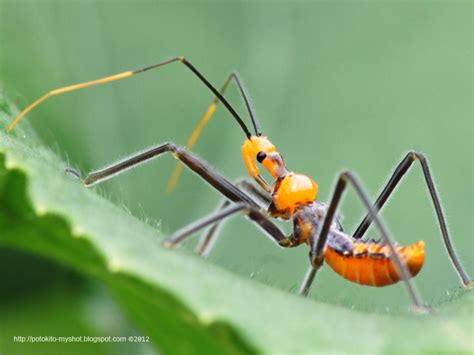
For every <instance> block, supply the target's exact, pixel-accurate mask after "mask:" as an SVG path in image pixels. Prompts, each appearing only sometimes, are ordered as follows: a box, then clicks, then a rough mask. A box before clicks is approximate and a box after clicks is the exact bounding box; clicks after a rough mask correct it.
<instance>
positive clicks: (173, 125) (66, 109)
mask: <svg viewBox="0 0 474 355" xmlns="http://www.w3.org/2000/svg"><path fill="white" fill-rule="evenodd" d="M0 36H1V38H0V84H1V86H2V87H3V88H4V90H5V92H6V94H7V95H8V96H10V97H12V98H13V99H14V100H15V101H16V102H17V104H18V105H19V106H21V107H24V106H26V105H27V104H28V103H30V102H32V101H33V100H35V99H36V98H38V97H39V96H41V95H42V94H44V93H45V92H47V91H49V90H51V89H54V88H57V87H61V86H65V85H69V84H74V83H77V82H82V81H87V80H92V79H96V78H99V77H103V76H105V75H109V74H114V73H117V72H121V71H124V70H130V69H137V68H140V67H142V66H146V65H149V64H153V63H156V62H159V61H161V60H163V59H166V58H169V57H172V56H175V55H184V56H186V57H187V58H188V59H189V60H190V61H191V62H192V63H193V64H194V65H195V66H196V67H198V68H199V69H200V70H201V71H202V72H203V73H205V75H206V76H207V77H208V78H209V80H210V81H211V82H212V83H214V84H215V85H217V86H220V84H221V82H222V81H223V80H224V78H225V77H226V75H227V74H228V73H229V72H230V71H232V70H237V71H238V72H239V73H240V75H241V77H242V78H243V80H244V82H245V84H246V87H247V89H248V91H249V93H250V95H251V97H252V101H253V102H254V105H255V107H256V110H257V113H258V116H259V118H260V120H261V124H262V128H263V131H264V134H266V135H268V136H269V137H270V139H271V140H272V141H273V142H274V143H275V144H276V145H277V147H278V148H279V151H280V152H281V153H282V154H283V156H284V157H285V161H286V163H287V165H288V167H289V168H290V169H293V170H295V171H298V172H302V173H305V174H307V175H310V176H312V177H313V178H314V179H315V180H316V181H317V182H318V184H319V186H320V199H321V200H323V201H326V200H327V199H328V198H329V196H330V195H331V192H332V188H333V185H334V182H335V179H336V176H337V174H338V172H340V171H341V170H342V169H350V170H352V171H355V172H356V173H357V174H358V176H359V177H360V179H361V180H362V181H363V182H364V185H365V186H366V187H367V189H368V191H369V192H370V194H371V195H372V196H374V197H375V196H376V194H377V192H379V191H380V189H381V188H382V186H383V184H384V183H385V181H386V180H387V178H388V176H389V174H390V172H391V171H392V170H393V168H394V166H395V165H396V164H397V163H398V162H399V161H400V160H401V159H402V157H403V156H404V154H405V153H406V152H407V151H408V150H410V149H416V150H420V151H422V152H424V153H425V154H426V155H427V156H428V159H429V162H430V164H431V168H432V171H433V174H434V177H435V180H436V184H437V187H438V190H439V193H440V195H441V199H442V203H443V207H444V209H445V213H446V215H447V218H448V223H449V229H450V231H451V234H452V237H453V239H454V242H455V245H456V247H457V250H458V251H459V253H460V256H461V259H462V260H463V262H464V265H465V266H466V268H467V270H468V272H470V273H471V274H472V273H473V269H474V265H473V264H474V258H473V250H474V241H473V238H472V237H473V224H472V216H473V199H472V196H473V156H472V154H473V153H472V152H473V146H472V145H473V137H472V134H473V129H472V128H473V127H472V117H473V115H472V113H473V112H472V62H473V58H472V3H471V2H469V1H466V2H461V1H412V2H408V1H391V2H388V1H386V2H384V1H381V2H376V1H335V2H333V1H321V2H278V3H271V2H250V1H249V2H176V3H175V2H165V3H163V2H125V1H122V2H106V1H104V2H85V1H84V2H79V1H78V2H67V1H62V2H53V1H50V2H22V1H20V2H18V1H5V0H1V1H0ZM227 97H228V98H229V100H230V101H231V102H232V103H233V104H234V105H235V107H236V108H237V109H238V111H239V112H241V113H242V114H243V115H244V114H245V107H244V105H243V104H242V103H241V101H240V98H239V96H238V94H237V92H236V90H235V88H232V89H231V90H229V93H228V95H227ZM211 100H212V95H211V94H210V93H209V92H208V91H207V90H206V89H205V88H204V86H203V85H202V84H201V83H200V82H199V81H198V80H197V79H196V78H194V77H193V76H192V74H191V73H189V72H188V71H187V70H186V69H185V68H184V67H182V66H180V65H179V64H174V65H171V66H169V67H165V68H163V69H160V70H157V71H152V72H149V73H148V74H143V75H140V76H136V77H133V78H130V79H126V80H123V81H121V82H117V83H114V84H111V85H107V86H100V87H95V88H91V89H87V90H83V91H80V92H75V93H71V94H66V95H63V96H61V97H55V98H53V99H51V100H50V101H49V102H47V103H46V104H44V105H43V106H42V107H41V108H39V109H38V110H36V111H35V112H34V113H33V114H31V115H29V119H30V122H31V124H32V125H33V126H34V127H35V128H36V129H37V131H38V132H39V133H40V135H41V137H42V138H43V139H44V141H46V142H47V144H48V145H50V146H51V147H52V148H53V149H54V150H55V151H57V152H58V153H59V154H61V155H62V156H63V157H64V158H65V159H67V160H68V161H69V164H70V165H72V166H74V167H77V168H79V169H80V170H82V171H83V172H87V171H89V170H93V169H96V168H99V167H102V166H104V165H106V164H109V163H111V162H113V161H114V160H115V159H118V158H121V157H123V156H126V155H128V154H130V153H132V152H134V151H136V150H140V149H142V148H145V147H148V146H151V145H154V144H157V143H160V142H165V141H174V142H176V143H178V144H184V143H185V142H186V139H187V137H188V136H189V134H190V133H191V131H192V130H193V128H194V126H195V125H196V124H197V122H198V120H199V118H200V117H201V115H202V114H203V113H204V112H205V110H206V108H207V106H208V105H209V103H210V101H211ZM22 124H28V123H26V121H24V122H23V123H22ZM243 138H244V137H243V135H242V133H241V131H240V130H239V128H238V127H237V126H236V124H235V122H233V121H232V119H231V116H230V115H229V113H228V112H226V110H225V109H224V108H222V107H220V108H219V109H218V111H217V112H216V114H215V117H214V118H213V120H212V121H211V124H210V125H209V127H208V128H207V129H206V131H205V132H204V134H203V136H202V138H201V140H200V141H199V143H198V144H197V146H196V148H195V151H196V152H197V153H198V154H199V155H200V156H202V157H203V158H204V159H205V160H206V161H208V162H209V163H210V164H212V165H213V166H215V167H216V169H217V170H218V171H220V172H221V173H222V174H224V175H225V176H227V177H229V178H230V179H236V178H238V177H242V176H246V174H247V173H246V170H245V166H244V164H243V161H242V158H241V155H240V146H241V144H242V142H243ZM174 164H175V163H174V160H173V159H172V158H170V157H166V158H162V159H160V160H159V161H155V162H153V163H151V164H149V165H147V166H143V167H141V168H139V169H134V170H133V171H132V172H130V173H128V174H125V175H123V176H121V177H119V178H116V179H115V180H112V181H110V182H107V183H104V184H103V185H101V186H100V187H98V188H97V189H98V190H99V191H100V192H101V193H102V194H103V195H104V196H106V197H107V198H110V199H112V200H113V201H116V202H117V203H118V204H120V205H121V206H123V208H124V209H127V210H130V211H131V213H133V214H134V215H136V216H137V217H138V218H140V219H143V220H146V221H147V222H148V223H150V224H152V225H156V226H159V228H161V229H162V230H163V232H164V233H165V234H169V233H171V232H173V231H174V230H176V229H178V228H180V227H181V226H184V225H186V224H188V223H190V222H192V221H193V220H195V219H197V218H199V217H200V216H204V215H206V214H208V213H210V212H211V211H213V210H214V209H215V206H216V205H217V204H218V202H219V201H220V196H219V195H218V194H217V193H216V192H214V191H213V190H212V189H211V188H209V187H208V186H207V185H206V184H205V183H203V182H202V181H200V180H199V179H198V178H197V177H195V176H194V175H193V174H190V173H188V172H186V173H185V174H184V175H183V178H182V180H181V181H180V183H179V185H178V188H177V189H176V191H175V192H174V193H173V194H172V195H171V196H167V195H166V194H165V193H164V190H165V187H166V182H167V179H168V177H169V174H170V172H171V170H172V168H173V166H174ZM58 193H61V192H60V191H58ZM341 214H342V215H343V216H344V219H343V223H344V226H345V228H346V230H347V231H352V230H354V228H355V227H356V226H357V225H358V222H359V221H360V219H361V218H362V217H363V215H364V211H363V209H362V207H361V204H360V203H359V202H358V201H357V199H356V198H355V194H354V193H353V191H350V192H349V193H348V194H347V196H346V198H345V201H344V204H343V206H342V210H341ZM383 216H384V220H385V221H386V224H387V225H388V227H389V229H390V231H391V232H392V233H393V236H394V237H395V238H396V239H397V240H398V241H399V242H400V243H402V244H408V243H412V242H416V241H418V240H420V239H423V240H425V242H426V243H427V246H426V252H427V260H426V264H425V266H424V269H423V270H422V272H421V273H420V275H419V276H418V277H417V278H416V283H417V285H418V287H419V289H420V291H421V294H422V295H423V297H424V299H425V300H426V301H427V302H428V303H430V304H431V303H438V302H441V301H443V300H444V299H445V298H446V297H447V296H446V295H447V293H449V292H452V291H453V289H454V288H457V287H458V285H459V282H458V279H457V276H456V274H455V273H454V271H453V268H452V267H451V265H450V262H449V260H448V258H447V255H446V252H445V251H444V247H443V244H442V242H441V235H440V232H439V230H438V225H437V221H436V219H435V216H434V211H433V208H432V206H431V202H430V200H429V197H428V193H427V190H426V188H425V185H424V180H423V178H422V174H421V169H420V168H419V166H416V167H414V169H413V171H412V172H411V173H409V174H408V176H407V178H406V179H405V180H404V182H403V184H402V185H401V187H400V189H399V190H398V192H397V193H396V195H395V197H394V199H393V200H392V202H391V203H390V204H389V205H388V207H387V208H386V209H385V210H384V213H383ZM284 226H285V228H286V230H287V231H288V232H289V231H290V230H291V224H290V223H287V224H284ZM370 234H371V236H373V237H377V234H376V231H375V230H373V229H371V233H370ZM195 239H196V238H194V241H190V242H189V243H187V245H186V247H187V248H192V247H193V244H194V242H195ZM2 253H4V254H5V255H6V257H5V258H2V261H0V265H2V268H1V270H0V280H1V282H2V283H3V285H4V286H3V287H4V288H5V291H3V292H2V294H3V295H2V297H3V298H4V299H6V300H8V302H3V308H4V309H3V311H5V312H7V314H10V316H9V317H8V318H5V319H8V322H12V323H4V324H20V325H19V326H18V329H23V330H26V329H34V325H33V324H32V322H33V320H32V319H33V318H34V317H33V316H32V315H31V314H32V313H31V312H30V313H25V314H23V313H22V314H19V313H17V312H15V310H16V309H17V308H19V307H21V302H29V304H30V306H31V307H33V308H34V307H36V308H37V309H44V308H45V306H44V305H43V304H42V303H41V302H50V303H51V302H53V301H52V300H53V298H50V299H48V300H46V301H45V300H44V298H45V297H46V298H47V296H45V295H47V294H48V293H49V292H50V291H49V290H51V289H58V290H59V291H57V292H56V291H55V292H56V297H57V299H60V300H62V302H64V304H68V303H72V304H73V303H74V302H85V301H84V299H85V298H86V299H87V297H91V296H90V295H91V294H97V295H98V296H97V297H98V298H100V300H101V302H103V303H104V304H108V305H110V304H111V303H113V301H112V300H111V299H110V298H109V296H108V295H107V294H106V292H103V291H99V292H98V291H97V290H96V288H94V287H91V286H90V281H88V280H82V282H81V283H79V285H78V284H77V283H71V282H70V281H68V280H69V279H70V278H71V275H70V273H69V271H67V270H62V269H59V268H58V267H56V266H54V265H53V266H51V265H49V264H48V265H45V264H44V262H42V261H38V260H36V259H34V260H32V259H30V258H28V257H26V256H21V258H20V257H18V258H17V257H16V256H17V254H15V253H13V252H11V251H6V250H3V251H2ZM307 253H308V250H307V249H306V248H305V247H304V246H302V247H300V248H297V249H294V250H280V249H278V248H276V247H275V246H274V245H273V244H272V242H271V241H270V240H269V239H267V238H266V237H265V236H264V235H262V233H261V232H260V231H259V230H258V229H256V228H254V227H253V226H252V225H251V224H250V223H249V222H248V221H246V220H245V219H243V218H234V219H232V220H231V221H230V222H229V223H227V224H226V227H225V228H224V229H223V231H222V233H221V238H220V240H219V242H218V244H217V245H216V248H215V250H214V252H213V254H211V256H210V260H211V262H214V263H218V264H220V265H222V266H223V267H226V268H229V269H231V270H232V271H234V272H236V273H239V274H242V275H243V276H244V277H253V278H255V279H257V280H260V281H262V282H265V283H269V284H271V285H274V286H275V287H279V288H283V289H287V290H289V291H290V292H295V291H296V289H297V288H298V285H299V282H300V281H301V279H302V277H303V274H304V272H305V270H306V268H307V264H308V259H307ZM7 257H9V258H7ZM5 260H11V261H9V263H8V265H9V268H10V269H13V270H17V269H18V270H23V272H21V273H15V272H10V273H6V271H5V267H4V266H5V265H7V263H6V262H5ZM38 265H39V266H38ZM32 266H34V267H35V269H36V270H37V275H35V276H34V277H32V276H31V273H30V270H31V267H32ZM50 268H52V269H53V271H51V269H50ZM42 271H43V272H42ZM170 272H172V270H170ZM20 276H21V278H20ZM74 277H76V276H74ZM28 278H30V279H34V280H40V281H41V282H37V284H38V286H37V287H35V288H33V289H31V288H30V289H28V291H26V290H25V288H24V287H23V288H22V287H21V284H22V282H19V281H18V279H20V280H25V283H27V282H28V281H27V280H28ZM14 279H17V280H15V281H13V280H14ZM43 280H44V282H43ZM17 284H20V286H18V285H17ZM72 284H73V285H72ZM5 285H6V286H5ZM41 289H42V291H41ZM71 289H72V290H74V292H71ZM76 291H77V292H76ZM405 293H406V292H405V289H404V288H403V287H402V286H401V285H397V286H392V287H386V288H381V289H374V288H368V287H361V286H358V285H355V284H351V283H349V282H347V281H345V280H343V279H341V278H339V277H338V276H337V275H336V274H334V273H333V272H332V270H331V269H330V268H328V267H325V268H324V269H323V271H322V272H321V273H320V275H318V279H317V285H316V287H315V288H314V289H313V291H312V294H311V297H313V298H315V299H318V300H321V301H323V302H329V303H338V304H339V303H341V304H344V305H345V306H346V307H354V308H356V309H362V310H373V309H376V310H378V311H382V312H384V311H385V310H386V309H394V308H395V309H400V308H403V309H404V308H406V306H407V305H408V297H407V296H406V294H405ZM18 295H22V297H21V298H19V300H18V299H17V298H18ZM54 302H57V301H56V300H55V301H54ZM65 307H66V306H65ZM74 309H76V310H77V307H76V308H74ZM9 312H10V313H9ZM52 312H53V311H52ZM77 312H78V315H77V317H79V318H81V317H82V318H81V319H85V323H87V324H88V326H89V327H90V325H91V324H92V323H94V321H93V320H91V319H89V318H87V317H84V315H83V313H84V312H83V310H77ZM53 313H54V312H53ZM49 314H51V313H49ZM61 314H64V311H61V310H60V309H58V310H57V315H58V318H61V316H60V315H61ZM63 318H64V319H62V320H59V319H58V321H57V323H61V322H63V323H64V324H70V323H71V322H70V321H69V320H68V319H66V318H65V317H63ZM110 322H111V323H113V321H110ZM123 327H124V328H123V329H129V328H127V327H130V325H126V324H125V325H124V326H123ZM105 328H107V327H105ZM10 329H11V328H10ZM90 331H91V332H99V331H98V330H96V329H92V330H90ZM130 331H131V330H130ZM25 332H26V331H25ZM74 332H75V331H74V330H71V332H70V333H71V334H72V333H74ZM105 334H107V331H105ZM143 350H146V349H143Z"/></svg>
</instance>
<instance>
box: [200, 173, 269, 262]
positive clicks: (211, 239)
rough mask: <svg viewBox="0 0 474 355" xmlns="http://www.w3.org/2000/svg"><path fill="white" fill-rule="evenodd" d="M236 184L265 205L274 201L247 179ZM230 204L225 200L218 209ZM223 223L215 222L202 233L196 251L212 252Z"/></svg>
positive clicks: (202, 254) (205, 253) (201, 252)
mask: <svg viewBox="0 0 474 355" xmlns="http://www.w3.org/2000/svg"><path fill="white" fill-rule="evenodd" d="M235 185H236V186H238V187H240V188H242V189H243V190H244V191H246V192H248V193H249V194H250V195H252V196H254V197H256V198H257V199H258V200H260V202H261V203H262V204H264V205H268V204H270V202H271V201H272V199H271V197H270V195H268V194H267V193H266V192H263V191H262V190H261V189H259V188H257V187H256V186H254V185H253V184H251V183H250V182H248V181H247V180H243V179H242V180H239V181H237V182H236V184H235ZM229 204H230V202H229V200H224V201H223V202H222V203H221V204H220V206H219V207H218V209H217V211H220V210H222V209H224V208H226V207H227V206H228V205H229ZM221 225H222V221H220V222H218V223H214V224H213V225H212V226H211V227H210V228H209V229H208V230H207V231H206V232H204V233H203V234H202V236H201V237H200V238H199V242H198V245H197V247H196V253H197V254H199V255H201V256H207V255H209V253H210V252H211V249H212V247H213V246H214V244H215V242H216V240H217V238H218V236H219V234H218V231H219V227H220V226H221Z"/></svg>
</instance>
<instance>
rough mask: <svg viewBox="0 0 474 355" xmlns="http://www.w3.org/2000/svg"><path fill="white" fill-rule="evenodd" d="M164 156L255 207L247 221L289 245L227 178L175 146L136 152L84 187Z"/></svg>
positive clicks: (235, 199) (95, 174) (88, 179)
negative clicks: (251, 221)
mask: <svg viewBox="0 0 474 355" xmlns="http://www.w3.org/2000/svg"><path fill="white" fill-rule="evenodd" d="M164 153H171V154H172V155H173V156H174V157H175V158H176V159H179V160H180V161H181V162H182V163H183V164H184V165H186V166H187V167H188V168H189V169H191V170H192V171H194V172H195V173H196V174H198V175H199V176H200V177H201V178H203V179H204V180H206V182H207V183H208V184H210V185H211V186H213V187H214V188H215V189H216V190H217V191H219V192H220V193H221V194H222V195H224V196H225V197H227V198H228V199H229V200H231V201H233V202H241V203H245V204H246V205H248V206H250V207H252V208H254V209H255V210H253V209H252V210H251V211H250V212H249V213H248V218H250V219H251V220H253V221H254V222H255V223H257V224H258V225H259V226H260V228H262V229H263V230H264V231H265V232H266V233H267V234H268V235H269V236H270V237H271V238H272V239H273V240H274V241H275V242H276V243H278V244H279V245H280V246H282V247H286V246H290V244H291V241H290V239H289V238H287V237H286V236H285V235H284V234H283V232H282V231H281V230H280V229H279V228H278V227H277V226H276V225H275V224H274V223H273V222H272V221H270V220H269V219H268V218H262V217H261V214H260V213H257V211H256V210H257V209H258V207H259V206H258V205H257V204H256V203H255V202H254V201H253V200H252V199H251V198H250V196H248V195H247V194H246V193H244V192H243V191H241V190H240V189H239V188H237V187H236V186H234V185H233V184H232V183H230V182H229V181H228V180H227V179H226V178H224V177H223V176H221V175H220V174H218V173H216V172H215V171H213V170H212V169H210V168H209V167H208V166H207V165H206V164H205V163H204V162H203V161H202V160H200V159H199V158H197V157H196V156H195V155H193V154H192V153H190V152H188V151H187V150H186V149H185V148H181V147H177V146H176V145H174V144H173V143H165V144H163V145H160V146H156V147H152V148H149V149H147V150H145V151H143V152H139V153H137V154H134V155H132V156H130V157H127V158H125V159H124V160H122V161H119V162H117V163H114V164H112V165H110V166H108V167H105V168H103V169H101V170H97V171H94V172H92V173H90V174H89V175H87V176H86V178H85V179H84V180H83V183H84V185H86V186H92V185H95V184H98V183H101V182H103V181H105V180H107V179H110V178H112V177H114V176H116V175H119V174H121V173H123V172H125V171H127V170H129V169H130V168H132V167H134V166H137V165H139V164H143V163H145V162H148V161H150V160H151V159H154V158H157V157H159V156H161V155H162V154H164Z"/></svg>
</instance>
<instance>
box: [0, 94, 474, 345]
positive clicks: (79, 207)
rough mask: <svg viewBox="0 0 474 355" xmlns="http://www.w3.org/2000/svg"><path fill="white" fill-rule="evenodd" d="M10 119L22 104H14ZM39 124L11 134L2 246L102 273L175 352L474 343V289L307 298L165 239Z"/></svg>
mask: <svg viewBox="0 0 474 355" xmlns="http://www.w3.org/2000/svg"><path fill="white" fill-rule="evenodd" d="M2 107H3V111H4V112H5V113H4V114H2V116H1V117H0V128H2V127H4V126H6V121H9V120H11V116H12V115H14V114H15V113H16V112H17V110H16V109H15V108H13V107H12V106H11V105H8V104H7V103H6V102H5V101H4V103H3V104H2ZM65 167H66V165H65V163H64V162H62V161H61V160H60V159H58V158H57V157H56V156H55V155H54V154H53V153H52V152H51V151H49V150H48V149H46V148H45V147H44V146H42V145H41V144H40V143H39V142H38V140H37V139H35V138H34V137H33V133H32V132H30V131H28V130H21V129H19V130H17V131H16V133H15V135H7V134H5V133H4V132H3V131H2V132H1V133H0V243H2V244H5V245H8V246H11V247H15V248H20V249H25V250H28V251H31V252H34V253H38V254H41V255H43V256H45V257H47V258H51V259H53V260H55V261H57V262H59V263H62V264H65V265H68V266H70V267H73V268H74V269H76V270H78V271H80V272H83V273H85V274H88V275H92V276H94V277H96V278H97V279H98V280H100V281H102V282H103V283H104V284H106V285H107V286H108V287H109V288H110V289H111V290H112V292H113V293H114V294H115V295H116V297H117V298H118V300H119V301H120V304H121V305H122V307H123V308H124V309H125V310H126V312H127V314H128V315H129V316H130V318H131V319H132V320H134V321H135V322H136V323H137V325H138V326H139V327H140V328H141V329H142V331H143V335H145V336H150V338H151V339H152V342H153V344H154V345H155V346H156V347H157V348H158V349H159V350H160V351H161V352H163V353H173V354H176V353H186V354H192V353H196V354H197V353H200V354H203V353H205V354H210V353H216V354H217V353H219V354H222V353H225V354H233V353H253V352H265V353H311V352H315V351H317V352H329V351H336V352H353V351H357V352H365V353H367V352H406V351H410V352H427V351H464V352H470V351H472V350H473V348H472V346H473V345H472V336H473V323H472V316H473V310H474V296H473V293H472V292H470V293H466V294H464V295H463V296H462V297H457V298H456V299H455V300H454V299H453V300H452V301H449V302H447V305H446V306H443V307H440V308H439V309H438V310H437V312H435V314H433V315H414V314H404V315H395V314H377V313H362V312H358V311H354V310H351V309H348V308H343V307H338V306H334V305H328V304H324V303H318V302H314V301H312V300H307V299H303V298H301V297H296V296H294V295H290V294H287V293H285V292H282V291H279V290H276V289H273V288H271V287H268V286H265V285H261V284H259V283H257V282H255V281H252V280H247V279H245V278H242V277H239V276H236V275H234V274H232V273H230V272H228V271H225V270H222V269H221V268H219V267H217V266H215V265H212V264H210V263H208V262H207V261H206V260H204V259H201V258H199V257H197V256H195V255H189V254H186V253H182V252H179V251H169V250H165V249H163V248H161V247H160V241H161V240H162V238H163V237H162V235H160V233H159V232H158V231H157V230H155V229H153V228H151V227H150V226H148V225H146V224H144V223H142V222H140V221H139V220H137V219H136V218H134V217H132V216H131V215H130V214H128V213H126V212H124V211H123V210H122V209H121V208H119V207H117V206H114V205H113V204H111V203H110V202H109V201H107V200H105V199H104V198H102V197H101V196H99V195H97V194H96V193H95V192H94V191H92V190H89V189H86V188H84V187H83V186H82V185H81V184H80V183H79V182H78V181H77V180H76V179H74V178H72V177H70V176H66V175H65V174H64V173H63V171H64V168H65Z"/></svg>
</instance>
